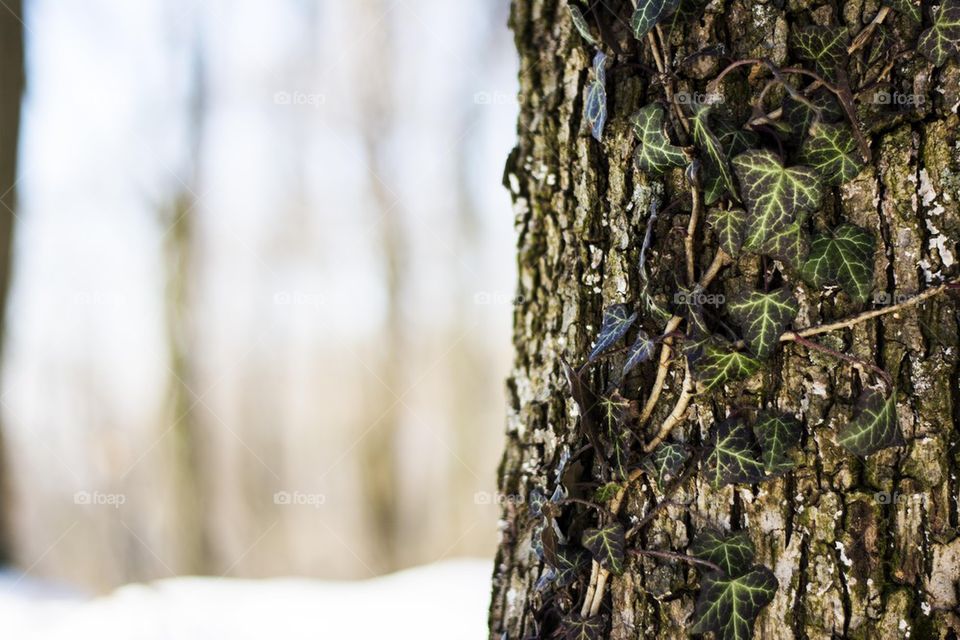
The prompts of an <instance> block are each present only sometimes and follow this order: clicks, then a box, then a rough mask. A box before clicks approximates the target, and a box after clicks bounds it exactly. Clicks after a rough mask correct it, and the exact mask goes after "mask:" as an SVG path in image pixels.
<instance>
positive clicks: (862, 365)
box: [793, 334, 893, 389]
mask: <svg viewBox="0 0 960 640" xmlns="http://www.w3.org/2000/svg"><path fill="white" fill-rule="evenodd" d="M793 341H794V342H796V343H797V344H799V345H802V346H804V347H807V348H808V349H813V350H815V351H819V352H821V353H825V354H827V355H830V356H833V357H834V358H839V359H841V360H844V361H845V362H849V363H850V364H852V365H853V366H855V367H857V368H858V369H869V370H870V371H872V372H874V373H875V374H877V375H878V376H879V377H880V378H881V379H883V381H884V382H886V383H887V387H888V388H889V389H892V388H893V378H891V377H890V374H889V373H887V372H886V371H884V370H883V369H881V368H880V367H878V366H877V365H875V364H873V363H871V362H867V361H866V360H861V359H860V358H856V357H854V356H851V355H849V354H846V353H843V352H842V351H837V350H836V349H831V348H830V347H825V346H823V345H822V344H820V343H819V342H814V341H813V340H808V339H806V338H804V337H802V336H799V335H796V334H794V336H793Z"/></svg>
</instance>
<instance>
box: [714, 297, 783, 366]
mask: <svg viewBox="0 0 960 640" xmlns="http://www.w3.org/2000/svg"><path fill="white" fill-rule="evenodd" d="M727 309H728V310H729V311H730V315H731V316H733V319H734V320H736V321H737V324H739V325H740V328H741V329H743V334H744V338H746V340H747V344H749V345H750V350H751V351H753V353H754V354H755V355H756V356H757V357H758V358H766V357H767V356H769V355H770V354H771V353H773V351H774V349H776V348H777V345H778V344H779V343H780V334H782V333H783V330H784V329H786V328H787V325H788V324H790V323H791V322H793V319H794V318H796V317H797V313H798V312H799V311H800V307H799V306H798V305H797V301H796V299H794V297H793V294H791V293H790V291H789V290H787V289H777V290H776V291H771V292H770V293H763V292H761V291H751V292H749V293H746V294H743V295H741V296H738V297H737V298H735V299H734V300H732V301H731V302H730V304H728V305H727Z"/></svg>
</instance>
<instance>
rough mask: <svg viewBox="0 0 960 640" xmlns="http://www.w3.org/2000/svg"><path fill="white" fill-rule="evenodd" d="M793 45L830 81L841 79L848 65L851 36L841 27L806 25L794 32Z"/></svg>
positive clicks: (798, 53)
mask: <svg viewBox="0 0 960 640" xmlns="http://www.w3.org/2000/svg"><path fill="white" fill-rule="evenodd" d="M792 39H793V46H794V48H795V49H796V50H797V55H798V56H799V57H800V59H801V60H803V61H804V62H808V63H810V64H812V65H813V68H814V69H815V70H816V72H817V73H819V74H820V75H821V76H823V77H824V78H825V79H827V80H830V81H836V80H839V79H840V78H841V77H842V76H843V75H844V71H845V69H846V66H847V47H848V46H849V44H850V38H849V36H848V34H847V30H846V29H844V28H841V27H818V26H813V27H805V28H803V29H800V30H799V31H796V32H794V34H793V38H792Z"/></svg>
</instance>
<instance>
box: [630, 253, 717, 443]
mask: <svg viewBox="0 0 960 640" xmlns="http://www.w3.org/2000/svg"><path fill="white" fill-rule="evenodd" d="M730 262H731V258H730V256H728V255H727V254H726V252H724V251H723V249H717V254H716V255H715V256H714V257H713V262H711V263H710V266H709V267H707V270H706V271H705V272H704V274H703V275H702V276H701V277H700V286H701V287H702V288H704V289H706V288H707V287H708V286H709V285H710V283H711V282H713V280H714V279H715V278H716V277H717V274H719V273H720V270H721V269H723V268H724V267H725V266H727V265H728V264H730ZM681 322H683V316H673V317H672V318H670V320H668V321H667V326H666V328H665V329H664V330H663V333H664V335H666V334H669V333H673V332H674V331H676V330H677V328H678V327H679V326H680V323H681ZM672 342H673V340H672V339H665V340H664V341H663V347H662V348H661V349H660V366H659V368H658V369H657V378H656V380H654V382H653V387H652V388H651V389H650V395H649V396H647V401H646V403H644V405H643V409H642V410H641V412H640V419H639V423H638V424H639V426H641V427H642V426H643V425H644V424H646V423H647V421H648V420H649V419H650V416H651V415H652V414H653V410H654V409H655V408H656V406H657V402H658V401H659V400H660V394H661V393H662V392H663V385H664V384H665V383H666V381H667V374H668V373H669V372H670V354H671V352H672V348H671V344H672Z"/></svg>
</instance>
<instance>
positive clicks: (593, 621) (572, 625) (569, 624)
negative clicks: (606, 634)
mask: <svg viewBox="0 0 960 640" xmlns="http://www.w3.org/2000/svg"><path fill="white" fill-rule="evenodd" d="M606 626H607V622H606V620H605V619H604V618H603V616H593V617H592V618H587V619H585V620H584V619H581V618H579V617H578V616H576V614H573V615H571V616H569V617H567V618H564V619H563V621H562V622H561V623H560V629H561V632H562V633H563V640H600V639H601V638H603V630H604V629H605V628H606Z"/></svg>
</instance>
